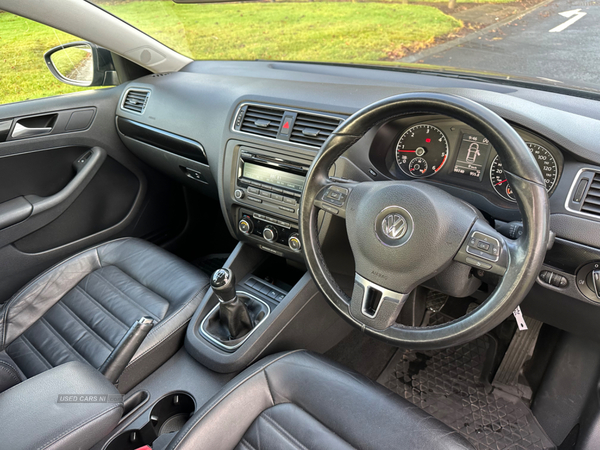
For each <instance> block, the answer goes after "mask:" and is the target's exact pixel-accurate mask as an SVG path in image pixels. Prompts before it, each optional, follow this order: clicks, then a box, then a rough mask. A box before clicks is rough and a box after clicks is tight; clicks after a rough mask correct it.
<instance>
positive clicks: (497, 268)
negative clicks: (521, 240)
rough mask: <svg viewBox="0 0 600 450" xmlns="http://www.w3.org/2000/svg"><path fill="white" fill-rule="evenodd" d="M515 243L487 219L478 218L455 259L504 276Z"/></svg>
mask: <svg viewBox="0 0 600 450" xmlns="http://www.w3.org/2000/svg"><path fill="white" fill-rule="evenodd" d="M513 245H515V244H514V243H512V242H508V240H507V239H506V238H505V237H504V236H503V235H501V234H500V233H498V232H497V231H496V230H495V229H494V228H492V226H491V225H490V224H488V223H487V222H486V221H485V220H483V219H478V220H476V221H475V223H474V224H473V226H472V227H471V229H470V230H469V233H468V234H467V238H466V239H465V241H464V242H463V243H462V245H461V247H460V250H459V251H458V253H457V254H456V256H455V257H454V260H455V261H458V262H461V263H463V264H467V265H469V266H471V267H475V268H476V269H480V270H484V271H486V272H491V273H494V274H496V275H501V276H502V275H504V274H505V273H506V269H507V268H508V264H509V262H510V253H511V248H512V246H513Z"/></svg>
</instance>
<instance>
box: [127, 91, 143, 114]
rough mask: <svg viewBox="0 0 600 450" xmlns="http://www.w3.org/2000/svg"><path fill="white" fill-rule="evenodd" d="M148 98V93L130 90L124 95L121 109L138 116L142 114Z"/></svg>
mask: <svg viewBox="0 0 600 450" xmlns="http://www.w3.org/2000/svg"><path fill="white" fill-rule="evenodd" d="M148 98H150V91H147V90H142V89H130V90H128V91H127V93H126V94H125V98H124V99H123V104H122V105H121V109H124V110H126V111H132V112H135V113H138V114H144V110H145V109H146V105H147V104H148Z"/></svg>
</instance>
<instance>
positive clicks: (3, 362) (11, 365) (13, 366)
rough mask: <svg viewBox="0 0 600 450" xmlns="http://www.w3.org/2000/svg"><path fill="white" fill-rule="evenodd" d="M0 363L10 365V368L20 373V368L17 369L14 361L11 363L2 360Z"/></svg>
mask: <svg viewBox="0 0 600 450" xmlns="http://www.w3.org/2000/svg"><path fill="white" fill-rule="evenodd" d="M7 355H8V353H7ZM8 357H9V358H10V355H8ZM0 363H2V364H8V366H10V367H11V368H12V369H13V370H14V371H15V372H16V373H19V368H17V365H16V364H15V362H14V361H13V360H12V359H11V360H10V361H6V360H4V359H0Z"/></svg>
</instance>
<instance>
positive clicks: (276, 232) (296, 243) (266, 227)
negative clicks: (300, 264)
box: [238, 211, 302, 252]
mask: <svg viewBox="0 0 600 450" xmlns="http://www.w3.org/2000/svg"><path fill="white" fill-rule="evenodd" d="M238 230H239V231H240V232H241V233H243V234H246V235H250V236H255V237H258V238H260V239H261V240H263V241H264V242H265V243H277V244H281V245H285V246H286V247H288V248H289V249H290V250H293V251H294V252H299V251H300V250H301V249H302V243H301V242H300V236H299V235H298V228H297V227H296V225H295V224H293V223H291V222H287V221H285V220H281V219H277V218H275V217H271V216H267V215H265V214H261V213H256V212H250V211H241V212H240V218H239V220H238Z"/></svg>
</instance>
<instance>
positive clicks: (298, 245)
mask: <svg viewBox="0 0 600 450" xmlns="http://www.w3.org/2000/svg"><path fill="white" fill-rule="evenodd" d="M288 247H289V248H291V249H292V250H294V251H295V252H299V251H300V249H302V242H300V236H299V235H298V233H292V234H290V237H289V238H288Z"/></svg>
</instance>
